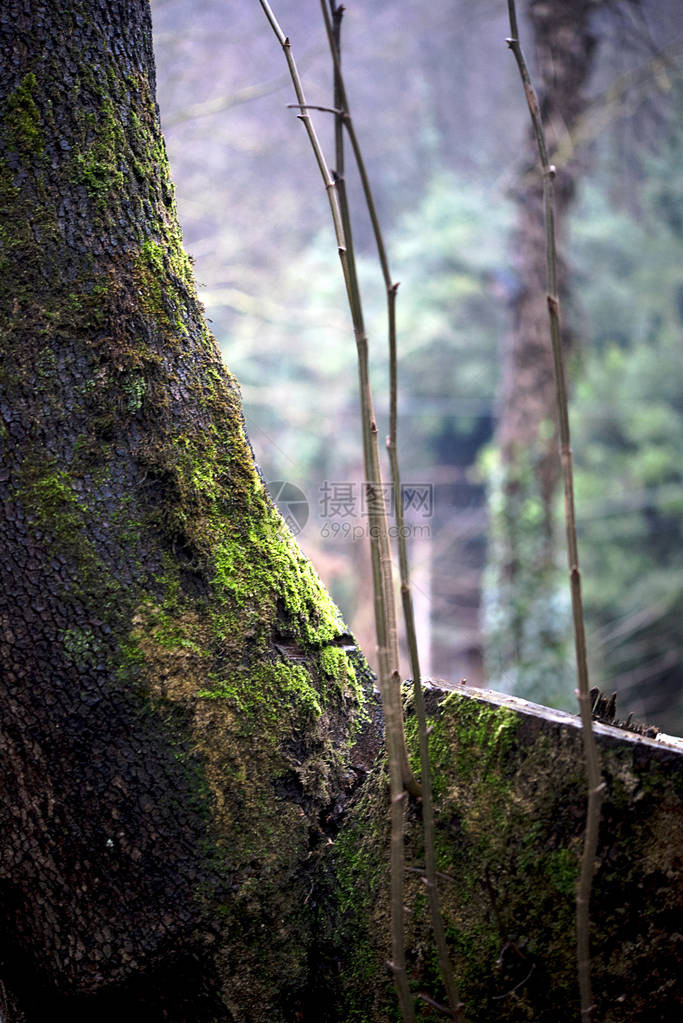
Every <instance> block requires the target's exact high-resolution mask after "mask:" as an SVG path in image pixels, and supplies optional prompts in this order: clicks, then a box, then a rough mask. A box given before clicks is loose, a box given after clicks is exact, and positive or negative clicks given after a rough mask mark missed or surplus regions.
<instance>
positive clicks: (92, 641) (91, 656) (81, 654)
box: [62, 626, 104, 669]
mask: <svg viewBox="0 0 683 1023" xmlns="http://www.w3.org/2000/svg"><path fill="white" fill-rule="evenodd" d="M62 645H63V649H64V652H65V654H66V656H67V657H68V659H69V660H70V661H71V663H72V664H74V665H75V666H76V667H77V668H80V669H83V668H94V667H96V666H97V665H98V664H99V663H100V662H101V661H102V659H103V656H104V649H103V646H102V643H101V642H100V640H98V639H97V637H96V636H95V634H94V633H93V631H92V629H88V628H80V627H77V626H76V627H74V628H71V629H66V630H65V632H64V633H63V635H62Z"/></svg>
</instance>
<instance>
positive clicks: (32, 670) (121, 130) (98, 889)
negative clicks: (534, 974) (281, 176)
mask: <svg viewBox="0 0 683 1023" xmlns="http://www.w3.org/2000/svg"><path fill="white" fill-rule="evenodd" d="M0 54H1V60H0V109H1V111H2V114H1V115H0V344H1V362H0V496H1V499H2V508H1V510H0V549H1V550H2V559H1V562H0V671H1V674H0V757H1V762H2V774H1V781H0V785H1V787H0V827H1V829H2V845H1V848H0V918H1V919H2V922H3V926H2V935H1V938H0V976H1V978H2V981H3V982H4V988H3V987H1V986H0V993H1V992H2V991H3V990H4V991H5V995H4V997H5V1000H6V1001H7V1002H8V1004H10V1003H11V1004H15V1006H16V1004H20V1005H21V1006H22V1009H23V1012H24V1013H25V1017H26V1019H28V1020H31V1021H33V1020H35V1021H39V1020H43V1019H45V1018H46V1016H47V1014H48V1012H49V1015H53V1014H54V1013H55V1011H56V1010H57V1009H62V1010H63V1011H64V1012H65V1013H66V1015H67V1016H68V1017H69V1018H70V1019H72V1020H80V1019H83V1020H85V1019H87V1020H91V1019H94V1018H97V1019H100V1020H109V1019H112V1020H113V1019H117V1020H118V1019H120V1018H121V1016H122V1015H123V1014H125V1013H126V1012H133V1013H134V1016H135V1018H141V1017H140V1013H141V1012H144V1016H145V1018H146V1019H148V1020H157V1019H159V1020H161V1019H173V1020H177V1021H181V1020H192V1021H193V1023H200V1021H202V1020H211V1021H214V1020H215V1021H219V1020H238V1021H240V1023H247V1021H249V1020H268V1021H274V1020H279V1019H285V1018H287V1019H289V1018H293V1016H294V1014H295V1011H296V1005H297V1000H298V999H299V997H300V991H301V988H302V985H303V983H304V980H305V975H306V971H307V960H308V956H309V953H310V946H311V941H312V922H313V911H312V907H311V905H310V902H309V901H307V898H306V897H307V894H308V892H309V888H310V881H309V876H308V875H309V872H310V866H311V854H312V852H313V851H314V850H315V849H316V847H317V846H318V845H319V844H320V843H322V842H324V841H325V834H324V832H325V828H326V826H327V825H326V823H325V822H326V817H327V815H328V813H329V811H330V810H331V808H333V807H335V806H337V807H338V806H339V805H340V804H341V803H343V801H344V799H345V794H346V793H347V792H348V790H349V788H350V787H351V786H352V785H353V784H354V781H355V774H354V765H355V764H356V759H357V757H359V756H360V754H357V753H354V752H353V750H354V743H355V741H356V739H357V737H358V735H359V732H360V731H361V728H362V725H363V721H364V717H363V713H364V712H362V710H361V708H362V705H363V700H364V694H363V690H364V688H367V684H368V683H369V674H366V669H365V667H364V662H363V661H362V659H361V658H360V655H358V653H357V651H356V649H355V647H354V644H353V640H352V639H350V637H348V636H347V635H346V633H345V628H344V625H343V623H342V621H341V620H340V617H339V614H338V612H337V610H336V608H335V607H334V605H333V604H332V602H331V600H330V598H329V597H328V595H327V594H326V592H325V591H324V589H323V587H322V585H321V584H320V582H319V580H318V579H317V577H316V575H315V573H314V572H313V570H312V568H311V566H310V564H308V563H307V562H306V561H305V559H304V558H303V556H302V555H301V553H300V551H299V548H298V547H297V545H296V543H295V542H294V541H293V539H292V537H291V535H290V534H289V532H288V530H287V529H286V528H285V527H284V524H283V522H282V519H281V517H280V516H279V514H278V513H277V511H276V510H275V509H274V507H273V505H272V504H271V502H270V500H269V499H268V496H267V493H266V491H265V488H264V485H263V482H262V480H261V479H260V477H259V474H258V471H257V469H256V467H255V465H254V461H253V457H252V452H251V449H250V446H249V443H248V441H247V438H246V436H245V433H244V429H243V421H242V414H241V407H240V398H239V392H238V388H237V385H236V383H235V381H234V379H233V378H232V377H231V376H230V374H229V373H228V372H227V371H226V369H225V368H224V366H223V364H222V362H221V359H220V355H219V352H218V348H217V345H216V343H215V341H214V339H213V338H212V337H211V336H210V334H209V333H208V332H207V328H206V325H205V323H204V320H203V317H202V310H201V307H200V305H199V304H198V301H197V297H196V292H195V288H194V283H193V278H192V270H191V266H190V263H189V261H188V259H187V257H186V256H185V254H184V252H183V250H182V245H181V237H180V231H179V228H178V224H177V220H176V212H175V206H174V199H173V189H172V186H171V183H170V178H169V174H168V166H167V162H166V156H165V150H164V144H163V140H162V137H161V134H160V130H159V123H158V113H157V109H156V104H155V99H154V64H153V56H152V48H151V26H150V16H149V4H148V3H147V2H146V0H125V2H124V0H66V2H64V3H59V4H57V3H45V4H44V3H41V2H39V0H5V2H4V3H3V6H2V13H1V15H0ZM10 991H11V992H13V994H9V993H8V992H10ZM15 1015H16V1016H17V1018H22V1017H21V1016H20V1015H19V1010H18V1009H16V1008H15Z"/></svg>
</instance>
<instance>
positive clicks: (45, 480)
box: [16, 460, 88, 537]
mask: <svg viewBox="0 0 683 1023" xmlns="http://www.w3.org/2000/svg"><path fill="white" fill-rule="evenodd" d="M16 495H17V497H19V498H20V499H21V501H22V503H23V504H24V505H25V507H26V509H27V511H28V513H29V515H30V517H31V518H32V520H33V521H34V523H35V524H36V525H39V526H47V527H49V528H50V529H51V530H52V531H53V532H54V533H55V534H56V535H65V536H67V537H73V535H74V533H75V532H77V531H78V530H80V529H81V528H82V523H83V513H84V512H87V510H88V509H87V505H86V504H85V503H84V502H83V501H82V500H81V498H79V497H78V495H77V494H76V492H75V491H74V490H73V487H72V484H71V478H70V476H69V474H68V473H67V472H65V471H64V470H63V469H58V468H57V467H56V462H55V461H54V460H53V461H49V462H43V463H42V464H41V463H40V462H38V463H37V464H35V465H34V466H33V467H31V466H30V465H28V466H27V467H26V476H25V480H24V482H23V483H22V485H21V486H19V487H18V488H17V490H16Z"/></svg>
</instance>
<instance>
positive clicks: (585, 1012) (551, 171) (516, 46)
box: [507, 0, 604, 1020]
mask: <svg viewBox="0 0 683 1023" xmlns="http://www.w3.org/2000/svg"><path fill="white" fill-rule="evenodd" d="M508 14H509V18H510V38H509V39H508V40H507V44H508V46H509V47H510V49H511V50H512V52H513V54H514V57H515V60H516V61H517V67H518V68H519V73H520V76H521V79H522V84H523V86H524V93H525V96H526V100H527V105H528V107H529V113H530V115H531V123H532V127H533V132H534V136H535V138H536V144H537V146H538V152H539V156H540V162H541V168H542V172H543V202H544V212H545V225H546V274H547V288H548V296H547V301H548V315H549V318H550V338H551V344H552V351H553V362H554V367H555V384H556V389H557V413H558V422H559V434H560V458H561V463H562V479H563V483H564V502H565V518H566V524H567V557H568V562H569V582H570V589H571V598H572V615H573V620H574V642H575V647H576V666H577V676H578V690H577V696H578V701H579V710H580V713H581V730H582V735H583V744H584V757H585V761H586V772H587V775H588V808H587V811H586V830H585V836H584V845H583V855H582V858H581V873H580V877H579V890H578V893H577V898H576V943H577V961H578V962H577V965H578V979H579V995H580V1001H581V1019H582V1020H590V1019H591V1018H592V1016H593V1012H594V1009H595V1005H594V1003H593V993H592V985H591V963H590V894H591V888H592V884H593V874H594V872H595V855H596V851H597V845H598V829H599V825H600V804H601V801H602V792H603V788H604V786H603V784H602V781H601V775H600V761H599V757H598V749H597V745H596V742H595V736H594V734H593V722H592V718H591V699H590V685H589V681H588V657H587V650H586V631H585V624H584V616H583V604H582V598H581V573H580V571H579V552H578V543H577V537H576V511H575V507H574V477H573V469H572V452H571V439H570V433H569V402H568V399H567V384H566V379H565V372H564V359H563V353H562V337H561V332H560V301H559V296H558V289H557V248H556V242H555V203H554V192H553V181H554V178H555V167H554V166H553V165H552V164H551V163H550V160H549V157H548V147H547V144H546V139H545V132H544V129H543V122H542V120H541V114H540V110H539V105H538V100H537V97H536V93H535V90H534V87H533V84H532V82H531V77H530V75H529V70H528V67H527V64H526V60H525V58H524V54H523V53H522V48H521V45H520V42H519V31H518V28H517V12H516V9H515V0H508Z"/></svg>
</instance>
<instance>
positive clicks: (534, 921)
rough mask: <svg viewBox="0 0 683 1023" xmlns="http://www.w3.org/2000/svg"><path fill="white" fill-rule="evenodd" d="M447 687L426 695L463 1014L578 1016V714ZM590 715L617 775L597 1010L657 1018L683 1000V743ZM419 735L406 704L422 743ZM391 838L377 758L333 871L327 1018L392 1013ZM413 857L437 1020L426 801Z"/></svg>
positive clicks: (612, 778) (605, 843)
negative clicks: (665, 741)
mask: <svg viewBox="0 0 683 1023" xmlns="http://www.w3.org/2000/svg"><path fill="white" fill-rule="evenodd" d="M438 696H439V693H438V691H435V692H433V693H432V695H431V698H430V702H431V706H432V711H431V713H432V719H431V724H432V726H433V730H432V733H431V736H430V746H431V757H432V767H433V772H434V793H435V805H436V818H437V832H436V851H437V860H438V868H439V870H440V872H441V873H440V891H441V896H442V900H443V908H444V915H445V923H446V930H447V937H448V941H449V945H450V948H451V952H452V956H453V962H454V966H455V972H456V977H457V983H458V988H459V991H460V995H461V997H462V998H463V1000H464V1001H465V1003H466V1008H467V1019H468V1020H469V1021H471V1023H489V1021H490V1023H494V1021H495V1023H508V1021H509V1023H513V1021H514V1023H522V1021H533V1023H565V1021H567V1023H569V1021H573V1020H576V1019H578V1017H579V1005H578V987H577V980H576V954H575V927H574V919H575V885H576V881H577V878H578V871H579V857H580V854H581V845H582V832H583V827H584V821H585V780H584V768H583V754H582V746H581V737H580V731H579V727H578V719H577V718H575V717H572V716H570V715H568V714H562V713H560V712H556V711H550V710H547V709H546V708H540V707H538V708H536V707H534V705H529V704H525V703H522V702H521V701H515V700H514V699H512V698H509V697H504V696H503V697H501V696H498V695H497V694H491V693H486V692H478V691H477V690H472V689H468V688H467V687H465V686H459V687H458V691H457V692H455V693H452V694H450V695H448V696H447V697H446V698H445V699H442V700H441V702H439V700H438V699H437V697H438ZM440 696H441V697H442V698H443V697H444V696H445V694H440ZM595 727H596V731H597V733H598V741H599V744H600V748H601V755H602V765H603V770H604V777H605V780H606V782H607V794H606V798H605V802H604V804H603V813H602V822H601V831H600V845H599V850H598V869H597V873H596V878H595V887H594V892H593V903H592V913H591V920H592V938H591V941H592V953H593V977H594V990H595V995H596V1000H597V1011H596V1013H595V1018H596V1019H599V1020H601V1021H603V1023H627V1021H628V1023H637V1021H642V1020H645V1019H647V1020H653V1021H654V1020H657V1021H658V1023H664V1021H667V1020H673V1019H677V1018H678V1016H679V1014H680V1010H681V1007H682V1006H683V985H682V983H681V977H682V976H683V971H682V967H683V941H682V940H681V935H680V920H681V911H682V910H683V885H682V884H681V867H682V866H683V772H682V768H683V750H682V749H681V747H680V746H679V748H678V749H674V748H672V747H670V746H669V747H667V746H665V745H663V744H660V743H657V742H653V741H652V740H648V739H642V738H640V737H637V736H634V735H630V734H627V733H624V732H620V731H618V730H617V729H616V728H612V727H609V726H603V725H596V726H595ZM415 731H416V725H415V719H414V718H413V717H412V716H410V717H409V719H408V734H409V739H410V743H411V746H412V748H413V749H414V750H415V751H417V737H416V735H415ZM387 832H388V785H387V780H386V776H385V772H384V770H383V767H382V765H381V764H380V765H378V766H377V767H376V768H375V769H374V770H373V772H372V774H371V775H370V776H369V778H368V780H367V782H366V784H365V786H364V789H363V791H362V794H361V795H360V797H359V799H358V800H357V802H356V805H355V806H354V808H353V810H352V812H351V813H350V814H349V815H348V818H347V820H346V822H345V825H344V828H343V830H342V832H341V833H340V835H339V836H338V838H337V841H336V845H335V847H334V849H333V850H332V852H331V855H330V861H329V863H328V865H327V869H328V871H329V874H328V882H327V883H328V885H329V899H330V901H329V902H328V903H327V904H326V907H325V914H324V920H323V928H327V944H325V943H323V942H321V943H320V945H321V947H322V948H324V950H325V951H324V956H325V962H326V965H327V972H325V973H322V971H321V973H322V975H323V976H324V983H325V985H326V989H327V991H328V992H329V991H333V992H334V998H333V999H332V1001H333V1003H334V1008H333V1009H332V1010H331V1011H330V1013H329V1015H328V1016H325V1017H324V1018H325V1019H326V1020H329V1021H330V1023H332V1021H335V1023H341V1021H343V1023H380V1021H382V1023H385V1021H386V1020H388V1019H389V1020H391V1019H396V1020H398V1016H397V1013H396V1007H395V997H394V994H393V989H392V984H391V979H390V976H389V972H388V970H387V967H386V962H387V961H388V959H389V958H390V942H389V928H388V920H389V905H388V897H387V896H388V879H387V872H388V867H387V861H386V847H387V843H388V834H387ZM407 863H408V879H407V894H406V905H407V908H408V917H409V925H408V932H407V936H406V943H407V948H408V969H409V975H410V980H411V985H412V989H413V991H414V992H415V995H416V997H417V1001H416V1008H417V1012H418V1019H420V1020H423V1021H425V1023H426V1021H427V1020H434V1021H436V1020H439V1019H443V1018H444V1017H443V1014H442V1013H441V1012H440V1011H439V1010H438V1009H436V1008H435V1007H434V1006H433V1004H430V1002H429V1001H427V1000H424V999H422V998H420V997H418V996H420V995H426V996H427V997H428V998H430V999H432V1001H436V1002H440V1003H443V1002H444V1001H445V996H444V993H443V989H442V987H441V984H440V980H439V977H438V965H437V959H436V954H435V952H434V945H433V941H432V938H431V934H430V927H429V914H428V910H427V899H426V893H425V890H424V882H423V876H424V853H423V849H422V830H421V824H420V820H419V809H416V808H413V810H412V813H411V825H410V829H409V836H408V853H407ZM332 906H335V907H336V910H335V911H334V912H333V911H332V909H331V907H332ZM322 1018H323V1017H321V1019H322Z"/></svg>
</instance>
